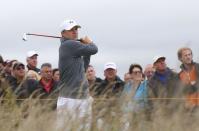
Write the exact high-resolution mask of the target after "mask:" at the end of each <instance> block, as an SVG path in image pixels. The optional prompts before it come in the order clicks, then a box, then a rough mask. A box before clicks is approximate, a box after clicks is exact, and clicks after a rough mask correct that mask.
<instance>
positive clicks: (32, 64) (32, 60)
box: [26, 50, 40, 73]
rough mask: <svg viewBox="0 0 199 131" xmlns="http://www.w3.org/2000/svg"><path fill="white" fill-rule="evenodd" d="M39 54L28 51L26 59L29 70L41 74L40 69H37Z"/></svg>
mask: <svg viewBox="0 0 199 131" xmlns="http://www.w3.org/2000/svg"><path fill="white" fill-rule="evenodd" d="M37 56H38V54H37V52H36V51H34V50H31V51H28V52H27V57H26V62H27V69H28V70H33V71H35V72H37V73H39V72H40V69H39V68H37Z"/></svg>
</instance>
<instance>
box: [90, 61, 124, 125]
mask: <svg viewBox="0 0 199 131" xmlns="http://www.w3.org/2000/svg"><path fill="white" fill-rule="evenodd" d="M104 76H105V79H104V80H102V82H101V83H99V84H98V85H96V87H95V90H94V94H93V98H94V101H93V121H96V118H95V116H99V112H100V111H101V110H104V112H103V113H100V115H102V117H101V119H102V120H103V121H104V122H108V121H106V120H108V119H110V118H112V117H113V114H115V113H116V114H117V113H118V112H119V108H118V106H119V99H120V96H121V93H122V91H123V88H124V81H122V80H121V79H120V77H119V76H117V66H116V64H115V63H113V62H107V63H106V64H105V65H104ZM119 107H120V106H119Z"/></svg>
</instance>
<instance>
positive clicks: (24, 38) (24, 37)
mask: <svg viewBox="0 0 199 131" xmlns="http://www.w3.org/2000/svg"><path fill="white" fill-rule="evenodd" d="M27 35H32V36H41V37H50V38H61V37H60V36H51V35H43V34H32V33H24V34H23V38H22V40H24V41H27Z"/></svg>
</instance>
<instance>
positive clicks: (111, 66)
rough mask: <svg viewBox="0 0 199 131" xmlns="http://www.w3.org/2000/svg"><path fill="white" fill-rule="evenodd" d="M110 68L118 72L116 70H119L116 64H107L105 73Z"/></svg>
mask: <svg viewBox="0 0 199 131" xmlns="http://www.w3.org/2000/svg"><path fill="white" fill-rule="evenodd" d="M109 68H111V69H114V70H116V69H117V66H116V64H115V63H113V62H107V63H106V64H105V65H104V71H105V70H106V69H109Z"/></svg>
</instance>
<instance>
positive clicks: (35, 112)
mask: <svg viewBox="0 0 199 131" xmlns="http://www.w3.org/2000/svg"><path fill="white" fill-rule="evenodd" d="M4 86H7V85H6V84H3V83H1V88H3V89H7V87H4ZM44 101H45V100H43V101H42V100H40V99H31V98H30V99H26V100H23V101H22V102H20V104H19V101H17V100H16V99H15V97H14V96H12V94H9V91H7V94H6V95H4V97H2V98H1V103H0V108H1V109H0V131H65V130H67V131H76V130H86V131H87V130H92V131H177V130H178V131H188V130H191V131H197V130H199V124H198V123H199V112H198V110H197V109H196V110H194V111H188V110H186V109H184V108H183V106H182V105H184V101H182V100H175V101H174V102H173V103H174V105H173V106H174V111H172V112H167V111H165V108H167V105H165V104H157V105H156V107H155V110H154V112H152V113H150V112H140V113H136V114H135V113H132V112H130V113H123V112H121V110H120V109H121V104H118V105H117V106H113V107H112V106H111V100H99V99H98V100H96V101H97V102H96V101H94V103H95V105H94V106H93V115H92V119H89V116H88V117H85V119H81V120H80V119H79V118H78V117H76V118H73V119H72V114H67V115H65V116H64V115H63V116H61V117H62V118H65V119H63V121H62V122H64V127H62V128H59V127H58V125H59V122H60V118H59V117H58V115H57V112H56V110H52V109H51V107H52V105H51V104H52V103H51V102H52V101H53V100H52V101H51V102H50V101H49V100H48V101H47V100H46V101H45V102H44ZM154 101H158V100H154ZM74 113H77V112H74ZM143 114H144V115H143ZM148 115H150V118H146V116H148Z"/></svg>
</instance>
